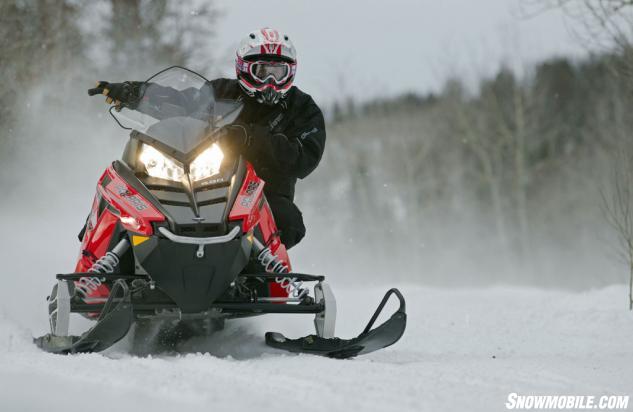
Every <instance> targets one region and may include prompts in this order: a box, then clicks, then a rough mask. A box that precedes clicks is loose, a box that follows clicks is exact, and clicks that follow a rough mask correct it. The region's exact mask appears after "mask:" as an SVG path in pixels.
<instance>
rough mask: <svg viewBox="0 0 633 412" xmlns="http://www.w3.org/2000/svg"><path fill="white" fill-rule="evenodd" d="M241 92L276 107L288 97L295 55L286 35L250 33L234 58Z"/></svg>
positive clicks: (274, 32) (278, 33)
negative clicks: (242, 90)
mask: <svg viewBox="0 0 633 412" xmlns="http://www.w3.org/2000/svg"><path fill="white" fill-rule="evenodd" d="M235 71H236V73H237V80H238V81H239V83H240V85H241V86H242V89H244V91H245V92H246V94H248V95H249V96H251V97H254V98H256V99H257V101H258V102H260V103H265V104H276V103H278V102H279V101H280V100H281V99H282V98H283V97H284V96H285V95H286V93H288V90H290V88H291V87H292V82H293V81H294V78H295V73H296V71H297V52H296V50H295V46H294V45H293V44H292V42H291V41H290V39H289V38H288V36H287V35H285V34H283V33H280V32H279V31H277V30H275V29H271V28H267V27H266V28H263V29H260V30H255V31H252V32H251V33H250V34H249V35H248V36H247V37H246V38H244V39H243V40H242V42H241V43H240V46H239V48H238V49H237V53H236V56H235Z"/></svg>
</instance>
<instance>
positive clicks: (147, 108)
mask: <svg viewBox="0 0 633 412" xmlns="http://www.w3.org/2000/svg"><path fill="white" fill-rule="evenodd" d="M241 109H242V104H241V103H238V102H237V101H235V100H223V99H217V98H216V93H215V90H214V89H213V86H212V84H211V83H210V82H209V81H207V79H205V78H204V77H202V76H201V75H199V74H197V73H195V72H193V71H191V70H188V69H185V68H183V67H170V68H168V69H166V70H163V71H161V72H159V73H157V74H155V75H154V76H152V77H150V78H149V79H148V80H147V81H145V83H143V85H142V86H141V90H140V98H139V100H138V103H137V104H135V105H134V106H133V107H124V108H122V109H121V110H120V111H116V110H111V111H110V113H112V115H113V116H114V118H115V119H116V120H117V122H118V123H119V125H120V126H121V127H123V128H126V129H133V130H137V131H139V132H141V133H144V134H146V135H148V136H150V137H152V138H154V139H156V140H158V141H160V142H161V143H163V144H165V145H166V146H169V147H171V148H173V149H176V150H178V151H179V152H182V153H188V152H190V151H191V150H193V149H194V148H196V147H197V146H198V145H199V144H200V143H202V141H204V139H206V138H207V137H208V136H210V135H211V134H212V133H213V132H214V131H216V130H218V129H219V128H221V127H222V126H225V125H227V124H230V123H232V122H233V121H235V119H236V118H237V116H238V115H239V113H240V111H241Z"/></svg>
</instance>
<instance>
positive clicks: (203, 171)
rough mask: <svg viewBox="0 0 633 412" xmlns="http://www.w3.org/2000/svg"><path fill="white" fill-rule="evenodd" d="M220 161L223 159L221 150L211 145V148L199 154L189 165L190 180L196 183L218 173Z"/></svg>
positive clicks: (215, 145)
mask: <svg viewBox="0 0 633 412" xmlns="http://www.w3.org/2000/svg"><path fill="white" fill-rule="evenodd" d="M222 159H224V153H222V149H220V146H218V145H217V144H216V143H213V144H212V145H211V147H209V148H208V149H206V150H205V151H204V152H202V153H200V154H199V155H198V157H196V158H195V160H194V161H193V162H191V164H190V165H189V176H191V180H193V181H194V182H197V181H198V180H202V179H206V178H208V177H211V176H214V175H217V174H218V173H220V166H221V165H222Z"/></svg>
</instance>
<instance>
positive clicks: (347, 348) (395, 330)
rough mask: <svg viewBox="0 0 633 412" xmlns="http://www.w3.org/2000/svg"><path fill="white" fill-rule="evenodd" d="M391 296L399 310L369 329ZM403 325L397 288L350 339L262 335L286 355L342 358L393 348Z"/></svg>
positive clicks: (402, 307)
mask: <svg viewBox="0 0 633 412" xmlns="http://www.w3.org/2000/svg"><path fill="white" fill-rule="evenodd" d="M391 295H395V296H396V297H397V298H398V300H399V301H400V307H399V308H398V310H397V311H396V312H395V313H394V314H393V315H391V317H390V318H389V319H388V320H387V321H385V322H384V323H382V324H381V325H380V326H377V327H376V328H374V329H372V326H373V325H374V323H375V322H376V319H378V316H379V315H380V313H381V312H382V310H383V308H384V307H385V304H386V303H387V301H388V300H389V297H390V296H391ZM406 326H407V314H406V306H405V300H404V297H403V296H402V293H400V291H399V290H398V289H391V290H389V291H388V292H387V293H386V294H385V297H384V298H383V299H382V301H381V302H380V305H378V309H376V312H374V315H373V316H372V317H371V319H370V320H369V323H368V324H367V326H366V327H365V329H364V330H363V332H362V333H361V334H360V335H358V336H357V337H355V338H353V339H340V338H324V337H321V336H318V335H308V336H305V337H303V338H299V339H288V338H286V337H285V336H284V335H282V334H281V333H277V332H268V333H266V344H267V345H269V346H271V347H273V348H277V349H283V350H287V351H290V352H296V353H309V354H312V355H320V356H327V357H330V358H337V359H346V358H352V357H354V356H358V355H364V354H367V353H371V352H374V351H376V350H378V349H382V348H386V347H387V346H391V345H393V344H394V343H396V342H397V341H398V340H400V338H401V337H402V335H403V334H404V330H405V328H406Z"/></svg>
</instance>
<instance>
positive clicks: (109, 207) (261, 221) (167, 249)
mask: <svg viewBox="0 0 633 412" xmlns="http://www.w3.org/2000/svg"><path fill="white" fill-rule="evenodd" d="M140 90H141V92H140V93H141V96H140V99H139V100H138V102H136V103H135V105H134V107H132V105H123V106H118V107H117V106H112V107H111V108H110V114H111V115H112V116H113V117H114V119H115V120H116V122H117V123H118V124H119V126H121V127H123V128H124V129H127V130H130V139H129V141H128V142H127V145H126V147H125V150H124V153H123V156H122V159H121V160H116V161H114V162H113V163H112V164H111V165H110V166H109V167H108V168H107V170H105V172H104V173H103V175H102V176H101V178H100V179H99V182H98V184H97V191H96V195H95V197H94V201H93V203H92V209H91V211H90V214H89V216H88V218H87V221H86V224H85V227H84V229H83V230H82V232H81V233H80V240H81V249H80V254H79V258H78V261H77V264H76V267H75V272H74V273H69V274H58V275H57V276H56V284H55V285H54V287H53V290H52V292H51V294H50V296H49V297H48V298H47V302H48V313H49V321H50V322H49V323H50V327H51V332H50V333H48V334H46V335H44V336H41V337H39V338H35V339H34V342H35V343H36V344H37V345H38V346H39V347H40V348H42V349H43V350H45V351H48V352H53V353H60V354H69V353H81V352H99V351H103V350H105V349H106V348H108V347H110V346H112V345H113V344H115V343H116V342H118V341H120V340H121V339H122V338H124V337H125V336H126V335H127V334H128V332H129V331H130V329H131V326H132V325H134V324H136V325H137V326H139V325H147V324H151V323H152V322H159V321H162V322H163V323H165V322H166V323H169V324H173V323H174V322H175V323H178V324H186V325H197V326H196V328H198V329H194V330H204V331H207V332H208V330H210V329H214V328H215V329H217V328H221V327H222V325H223V323H224V321H225V320H227V319H234V318H242V317H249V316H256V315H262V314H280V313H284V314H312V315H314V327H315V333H314V334H312V335H309V336H305V337H302V338H298V339H289V338H287V337H285V336H284V335H282V334H281V333H276V332H268V333H266V336H265V342H266V344H268V345H269V346H272V347H274V348H278V349H283V350H287V351H291V352H299V353H311V354H315V355H323V356H328V357H333V358H349V357H353V356H356V355H361V354H365V353H369V352H372V351H375V350H378V349H381V348H384V347H387V346H390V345H392V344H394V343H395V342H397V341H398V340H399V339H400V337H401V336H402V335H403V333H404V330H405V327H406V311H405V300H404V297H403V296H402V294H401V293H400V292H399V291H398V290H397V289H391V290H389V291H388V292H387V293H386V295H385V296H384V298H383V300H382V302H381V303H380V305H379V306H378V309H377V310H376V312H375V313H374V315H373V316H372V317H371V319H370V321H369V323H368V324H367V326H366V327H365V329H364V330H363V331H362V333H360V335H358V336H357V337H355V338H352V339H339V338H335V337H334V334H335V322H336V300H335V297H334V294H333V292H332V290H331V288H330V286H329V285H328V283H326V282H325V278H324V276H320V275H310V274H304V273H295V272H293V271H292V269H291V264H290V261H289V258H288V253H287V251H286V248H285V246H284V245H283V243H281V241H280V239H279V233H278V231H277V227H276V225H275V220H274V217H273V214H272V212H271V210H270V207H269V205H268V203H267V201H266V197H265V195H264V192H263V188H264V185H265V182H264V181H263V180H262V179H260V178H259V177H258V176H257V174H256V173H255V170H254V168H253V166H252V165H251V164H250V163H249V162H248V161H246V160H245V159H244V158H243V157H241V156H239V155H231V154H229V153H227V155H226V156H225V153H223V150H222V148H221V147H220V144H219V136H220V133H222V131H223V130H225V126H227V125H230V124H231V123H233V122H234V121H235V120H236V119H237V118H238V115H239V114H240V111H241V109H242V103H241V102H240V101H235V100H223V99H219V98H216V95H215V93H214V90H213V86H212V83H210V82H208V81H207V80H206V79H205V78H204V77H202V76H200V75H199V74H197V73H195V72H193V71H190V70H188V69H186V68H182V67H177V66H175V67H170V68H168V69H165V70H163V71H161V72H159V73H157V74H155V75H154V76H152V77H150V78H149V79H148V80H147V81H146V82H144V83H143V85H142V87H141V89H140ZM166 93H167V94H170V95H172V96H176V100H174V98H170V99H168V100H166V99H164V96H165V94H166ZM178 99H180V101H179V100H178ZM174 101H176V102H177V103H178V104H174ZM308 285H310V286H312V293H310V286H308ZM392 296H395V297H396V298H397V299H398V300H399V308H398V309H397V310H396V311H395V313H393V314H392V315H391V317H390V318H389V319H388V320H386V321H385V322H384V323H382V324H381V325H379V326H377V327H374V323H375V322H376V320H377V318H378V316H379V315H380V313H381V312H382V310H383V308H384V307H385V305H386V303H387V301H388V300H390V298H391V297H392ZM73 313H75V314H81V315H83V316H84V317H86V318H88V319H91V320H92V321H94V322H95V323H94V325H93V326H92V327H91V328H89V329H88V330H87V331H85V332H83V333H82V334H80V335H72V334H70V332H69V329H70V328H69V326H70V319H71V316H70V315H71V314H73Z"/></svg>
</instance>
